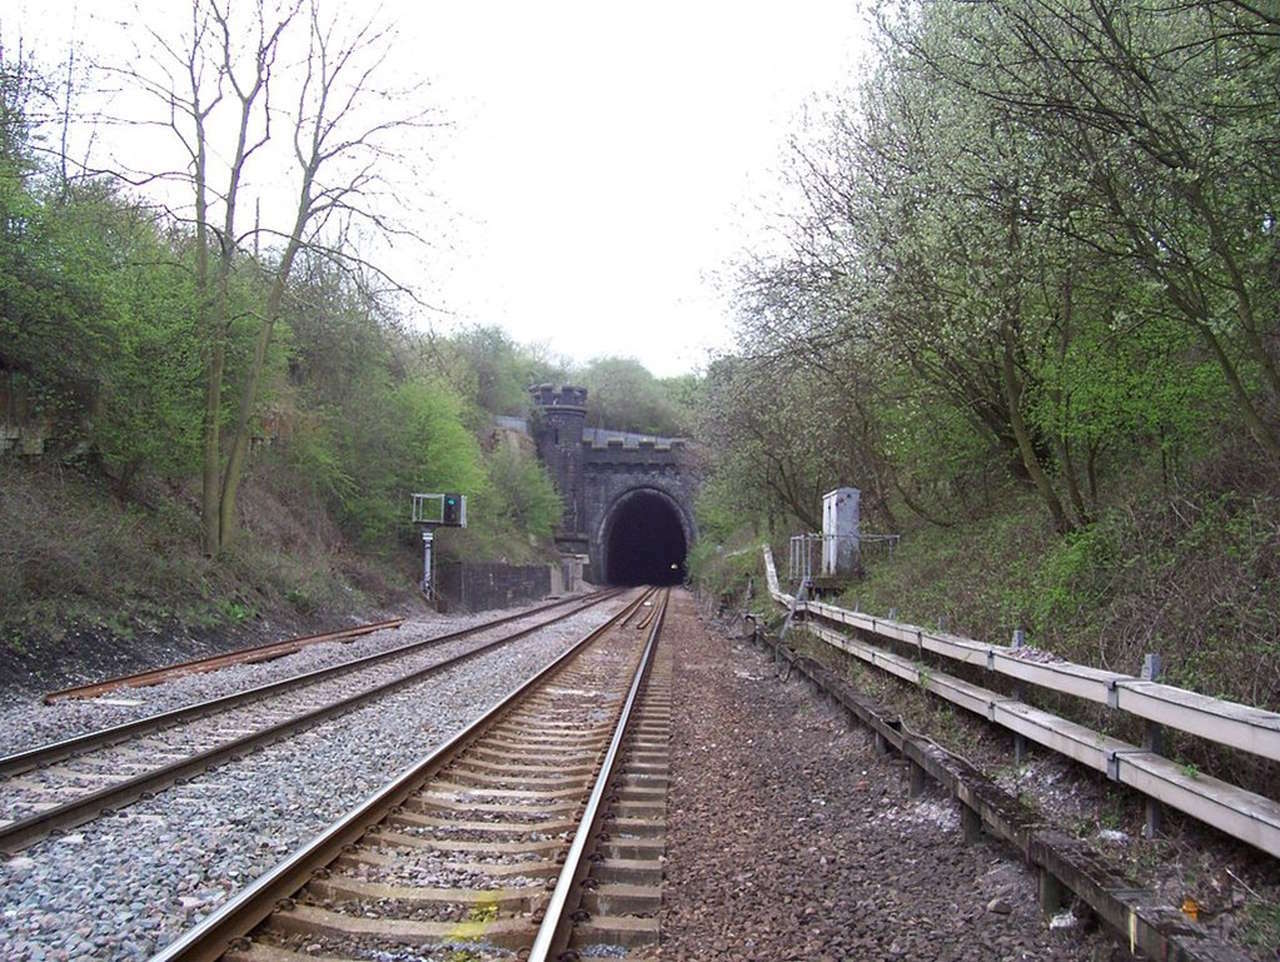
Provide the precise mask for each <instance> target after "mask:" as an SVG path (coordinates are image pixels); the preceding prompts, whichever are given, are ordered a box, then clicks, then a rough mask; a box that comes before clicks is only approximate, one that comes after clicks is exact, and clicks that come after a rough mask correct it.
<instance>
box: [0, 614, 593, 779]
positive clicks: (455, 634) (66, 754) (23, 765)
mask: <svg viewBox="0 0 1280 962" xmlns="http://www.w3.org/2000/svg"><path fill="white" fill-rule="evenodd" d="M616 594H617V592H616V591H612V592H610V591H605V592H595V593H593V594H589V595H585V596H584V597H582V598H574V599H567V600H562V601H554V602H551V603H550V604H546V605H540V606H538V607H536V608H530V609H529V610H527V611H522V612H520V613H518V614H514V615H504V616H503V617H501V618H494V619H492V620H490V621H486V622H484V623H483V624H479V625H474V626H472V627H470V628H460V629H458V630H457V631H451V632H448V633H447V634H443V635H433V636H432V637H430V638H424V639H423V640H422V641H412V642H409V643H408V644H404V645H397V646H396V647H395V648H388V649H387V650H386V651H380V652H377V653H376V654H372V655H363V656H361V657H360V658H353V659H352V660H350V661H344V662H340V663H338V664H336V665H328V666H327V667H324V668H316V669H314V670H312V671H307V672H303V673H302V674H300V675H291V676H290V677H288V678H282V679H281V680H279V681H273V682H268V683H267V684H265V685H258V686H256V687H254V688H246V689H244V690H243V691H237V692H232V693H231V694H229V695H219V696H218V697H217V698H210V699H208V700H206V701H201V702H196V703H194V704H191V705H184V706H182V707H181V708H173V709H170V710H169V711H164V712H158V713H157V714H154V715H147V716H146V717H145V718H139V719H137V720H135V721H131V722H123V723H122V724H119V725H111V726H109V727H107V728H99V729H97V730H96V731H91V732H86V733H84V734H83V735H73V736H71V737H70V738H64V739H61V740H59V741H56V742H49V743H47V744H44V745H37V746H36V747H34V748H28V749H24V750H23V751H20V752H15V753H13V754H12V755H6V756H4V757H2V758H0V776H3V775H17V774H20V773H22V772H25V771H29V770H30V769H33V768H39V767H41V766H43V765H51V764H53V763H55V762H60V761H62V760H64V759H67V758H70V757H71V756H73V755H77V754H79V753H81V752H85V751H89V750H91V749H94V748H104V747H106V746H108V745H114V744H116V743H118V742H123V741H125V740H127V739H129V738H135V737H137V736H139V735H142V734H145V733H148V732H156V731H161V730H163V729H165V728H169V727H172V726H173V725H176V724H179V723H181V722H185V721H191V720H193V719H196V718H203V717H205V716H207V715H213V714H216V713H217V712H221V711H226V710H228V709H231V708H235V707H237V706H238V705H242V704H245V703H247V702H252V701H257V700H259V699H261V698H265V697H267V696H268V695H277V694H283V693H284V692H286V691H289V690H290V689H293V688H301V687H303V686H305V685H309V684H312V683H313V682H318V681H323V680H324V679H326V678H329V677H331V676H334V675H341V674H346V673H347V672H352V671H358V670H360V669H362V668H371V667H373V666H374V665H376V664H379V663H381V662H384V661H390V660H392V659H394V658H397V657H399V656H400V655H407V654H410V653H411V652H414V651H418V650H421V649H424V648H431V647H435V646H436V645H442V644H444V643H446V642H449V641H456V640H458V639H459V638H465V637H466V636H467V635H474V634H478V633H479V632H482V631H487V630H489V629H490V628H498V627H501V626H502V625H505V624H509V623H510V622H512V621H518V620H520V619H521V618H528V617H530V616H531V615H537V614H541V613H542V612H544V611H548V610H550V609H552V608H557V607H560V606H562V605H567V604H571V603H574V602H583V603H581V604H579V605H578V607H576V608H574V609H573V610H572V611H567V612H564V613H563V614H560V615H557V616H556V617H554V618H550V619H548V620H547V621H544V622H541V623H540V624H539V626H538V627H545V626H546V625H553V624H555V623H556V622H557V621H562V620H564V619H565V618H569V617H572V616H573V615H575V614H577V613H578V612H581V611H585V610H586V609H587V608H590V607H592V606H593V605H596V604H599V603H600V602H602V601H607V600H608V599H609V598H612V597H614V596H615V595H616ZM511 637H512V638H518V637H521V636H520V635H512V636H511Z"/></svg>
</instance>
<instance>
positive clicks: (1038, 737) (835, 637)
mask: <svg viewBox="0 0 1280 962" xmlns="http://www.w3.org/2000/svg"><path fill="white" fill-rule="evenodd" d="M764 556H765V575H766V578H767V580H768V584H769V593H770V595H771V597H772V598H773V600H774V601H775V602H777V603H778V604H781V605H785V606H787V607H788V608H789V609H792V610H794V611H795V612H797V613H803V614H804V615H805V616H806V618H811V617H812V618H817V619H821V621H826V622H831V623H835V624H839V625H844V626H847V627H850V628H853V629H855V630H856V631H857V632H859V633H861V635H862V637H861V638H851V637H850V636H849V635H847V634H845V633H844V632H842V631H839V630H836V629H834V628H832V627H830V626H829V625H826V624H822V623H821V622H820V621H813V620H807V621H806V623H805V627H806V628H807V629H808V630H809V631H810V632H811V633H812V634H814V635H815V636H816V637H818V638H819V639H821V640H822V641H825V642H826V643H827V644H830V645H832V646H833V647H835V648H838V649H840V650H842V651H845V652H847V653H848V654H850V655H853V656H854V657H856V658H858V659H860V660H862V661H865V662H867V663H869V664H872V665H874V666H875V667H877V668H880V669H882V670H884V671H887V672H889V673H891V674H893V675H896V676H897V677H899V678H903V679H906V680H908V681H911V682H913V683H915V684H918V685H920V686H921V687H922V688H926V689H928V690H929V691H931V692H932V693H934V694H935V695H938V696H939V697H942V698H945V699H946V700H948V701H950V702H952V703H953V704H956V705H959V706H960V707H962V708H965V709H967V710H969V711H971V712H974V713H975V714H978V715H981V716H983V717H984V718H986V719H987V720H988V721H992V722H995V723H996V724H998V725H1001V726H1003V727H1005V728H1007V729H1009V730H1010V731H1012V732H1014V733H1015V734H1017V735H1021V736H1023V737H1024V738H1028V739H1030V740H1032V741H1034V742H1036V743H1037V744H1040V745H1043V746H1045V747H1046V748H1050V749H1052V750H1054V751H1056V752H1059V753H1061V754H1064V755H1067V756H1069V757H1070V758H1073V759H1075V760H1076V761H1078V762H1081V763H1082V764H1084V765H1088V766H1089V767H1090V768H1093V769H1095V770H1097V771H1100V772H1103V773H1105V774H1106V775H1107V777H1108V778H1110V779H1111V780H1113V781H1116V782H1120V783H1122V784H1126V785H1129V786H1131V787H1132V788H1135V789H1137V790H1138V791H1139V792H1141V793H1143V794H1144V795H1146V796H1148V797H1149V798H1152V799H1155V800H1157V801H1160V802H1163V803H1164V804H1166V805H1169V806H1170V807H1172V808H1176V809H1178V810H1179V811H1182V812H1185V813H1187V814H1188V815H1191V816H1193V817H1194V818H1197V819H1199V820H1200V821H1203V822H1205V823H1206V824H1208V825H1211V826H1213V827H1214V828H1216V829H1218V830H1220V831H1223V832H1225V833H1227V834H1229V835H1231V836H1233V837H1235V838H1237V839H1240V840H1241V841H1244V842H1248V843H1249V844H1250V845H1253V846H1255V847H1256V848H1259V849H1261V850H1262V851H1264V852H1267V853H1268V854H1270V855H1272V856H1275V857H1280V803H1277V802H1276V801H1274V800H1273V799H1270V798H1267V797H1266V796H1263V795H1259V794H1257V793H1255V792H1250V791H1247V790H1245V789H1243V788H1240V787H1238V786H1235V785H1231V784H1230V783H1228V782H1224V781H1221V780H1220V779H1217V778H1214V777H1212V776H1210V775H1206V774H1203V773H1199V772H1196V771H1195V770H1194V769H1190V768H1188V767H1186V766H1183V765H1180V764H1178V763H1176V762H1174V761H1171V760H1170V759H1168V758H1165V757H1164V756H1162V755H1160V754H1159V753H1158V752H1157V751H1155V750H1154V749H1152V748H1146V747H1142V746H1138V745H1133V744H1130V743H1128V742H1125V741H1122V740H1120V739H1117V738H1112V737H1110V736H1108V735H1104V734H1102V733H1101V732H1097V731H1094V730H1093V729H1091V728H1087V727H1085V726H1083V725H1079V724H1076V723H1075V722H1072V721H1069V720H1067V719H1065V718H1062V717H1061V716H1059V715H1054V714H1052V713H1050V712H1046V711H1042V710H1040V709H1038V708H1035V707H1033V706H1031V705H1028V704H1026V703H1025V702H1023V701H1022V700H1020V699H1019V698H1016V697H1011V696H1009V695H1006V694H1003V693H1001V692H997V691H992V690H991V689H988V688H984V687H982V686H980V685H976V684H973V683H971V682H968V681H964V680H963V679H960V678H956V677H954V676H952V675H948V674H945V673H942V672H938V671H934V670H933V669H931V668H925V667H924V666H923V664H922V659H920V660H915V661H913V660H912V659H910V658H907V657H904V656H902V655H898V654H895V653H893V652H890V651H885V650H884V649H882V648H878V647H876V646H875V645H873V644H870V643H869V642H868V641H866V640H863V639H865V637H866V636H867V635H870V636H873V637H879V638H886V639H890V640H892V641H895V642H899V643H901V644H906V645H911V646H914V647H915V648H916V649H917V652H919V653H920V654H921V655H923V653H924V652H929V653H931V654H934V655H940V656H942V657H944V658H950V659H952V660H955V661H959V662H961V663H963V664H967V665H972V666H974V667H977V668H982V669H985V670H987V671H991V672H995V673H997V674H1001V675H1005V676H1007V677H1010V678H1013V679H1015V680H1017V681H1018V682H1024V683H1028V684H1032V685H1036V686H1039V687H1041V688H1046V689H1049V690H1051V691H1056V692H1059V693H1061V694H1065V695H1073V696H1075V697H1078V698H1084V699H1087V700H1089V701H1093V702H1096V703H1099V704H1102V705H1106V706H1108V707H1110V708H1111V709H1113V710H1117V711H1123V712H1126V713H1128V714H1130V715H1133V716H1135V717H1138V718H1142V719H1144V720H1146V721H1148V722H1152V723H1157V724H1160V725H1165V726H1168V727H1169V728H1176V729H1178V730H1179V731H1183V732H1187V733H1188V734H1192V735H1197V736H1199V737H1201V738H1207V739H1210V740H1212V741H1215V742H1219V743H1221V744H1224V745H1230V746H1231V747H1233V748H1239V749H1242V750H1244V751H1246V752H1249V753H1251V754H1254V755H1258V756H1261V757H1263V758H1269V759H1273V760H1280V714H1278V713H1276V712H1271V711H1266V710H1264V709H1260V708H1255V707H1252V706H1249V705H1242V704H1239V703H1236V702H1231V701H1227V700H1225V699H1220V698H1212V697H1210V696H1208V695H1202V694H1199V693H1198V692H1193V691H1188V690H1186V689H1183V688H1178V687H1175V686H1173V685H1165V684H1160V683H1158V682H1153V681H1149V680H1146V679H1142V678H1138V677H1136V676H1133V675H1126V674H1123V673H1119V672H1112V671H1103V670H1100V669H1097V668H1090V667H1088V666H1085V665H1077V664H1074V663H1072V662H1068V661H1061V660H1056V659H1055V660H1031V659H1030V658H1029V657H1027V656H1028V654H1029V652H1028V650H1027V649H1020V648H1014V647H1006V646H1000V645H992V644H988V643H985V642H980V641H976V640H974V639H972V638H964V637H961V636H959V635H953V634H949V633H947V632H943V631H933V630H929V629H925V628H921V627H919V626H917V625H910V624H905V623H903V622H899V621H894V620H890V619H886V618H877V617H874V616H872V615H869V614H865V613H862V612H857V611H849V610H848V609H846V608H840V607H837V606H836V605H831V604H826V603H824V602H819V601H803V600H801V601H797V600H796V598H795V597H794V596H793V595H789V594H787V593H786V592H784V591H782V589H781V587H780V586H779V583H778V575H777V569H776V567H775V566H774V561H773V552H772V550H771V549H770V548H769V546H768V545H765V546H764ZM1039 657H1041V658H1043V657H1044V656H1043V654H1041V655H1040V656H1039Z"/></svg>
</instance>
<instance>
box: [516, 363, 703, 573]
mask: <svg viewBox="0 0 1280 962" xmlns="http://www.w3.org/2000/svg"><path fill="white" fill-rule="evenodd" d="M530 392H531V394H532V395H533V401H534V404H535V406H536V410H537V414H536V416H535V418H534V420H533V423H532V424H531V425H530V429H531V433H532V435H533V439H534V443H535V444H536V446H537V449H538V456H539V458H540V459H541V460H542V463H543V464H544V465H546V467H547V470H548V471H549V472H550V474H551V477H552V480H553V481H554V482H555V486H556V490H557V491H559V492H560V496H561V498H562V499H563V500H564V514H563V515H562V517H561V524H560V527H559V528H558V529H557V531H556V544H557V546H558V547H559V548H560V550H561V551H562V552H564V553H567V554H585V555H587V556H588V559H589V562H588V566H589V571H590V574H589V576H588V577H589V578H590V579H591V580H592V581H593V582H595V583H596V584H604V583H607V582H608V581H609V580H610V577H609V574H610V572H609V565H610V558H609V546H610V541H611V539H616V537H617V536H619V534H621V533H622V532H620V531H618V530H617V529H616V526H617V525H618V524H619V523H620V522H622V521H623V520H624V519H626V521H627V523H628V524H630V523H633V521H634V518H635V517H636V516H637V511H638V510H640V509H645V508H647V509H649V510H653V511H658V512H661V511H662V510H664V509H669V510H670V512H671V513H672V514H673V515H674V517H675V519H676V520H677V521H678V523H679V527H680V531H681V533H682V535H683V538H684V544H685V547H686V549H687V548H691V547H692V546H693V544H694V542H695V541H696V540H697V527H696V525H695V523H694V518H693V501H694V498H695V496H696V495H697V492H698V487H699V485H700V484H701V477H700V474H701V472H700V471H699V470H698V467H697V462H696V459H695V457H694V455H693V452H692V450H691V447H690V445H689V444H688V443H687V442H686V440H685V439H683V438H662V437H656V436H653V435H644V434H632V433H628V432H624V431H609V430H605V429H601V428H588V427H586V414H587V409H586V403H587V391H586V388H581V387H569V386H566V387H563V388H557V387H554V386H552V385H549V384H543V385H538V386H537V387H534V388H531V389H530ZM656 527H659V528H660V527H661V525H657V526H656ZM639 533H640V534H641V535H643V532H639ZM681 563H683V558H682V559H681ZM681 572H683V567H682V568H681Z"/></svg>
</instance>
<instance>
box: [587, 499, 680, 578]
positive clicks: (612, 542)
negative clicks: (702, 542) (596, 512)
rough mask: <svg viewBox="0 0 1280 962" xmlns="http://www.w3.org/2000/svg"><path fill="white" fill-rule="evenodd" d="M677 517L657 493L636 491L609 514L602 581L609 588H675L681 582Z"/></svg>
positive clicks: (678, 515)
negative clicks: (634, 586) (609, 586)
mask: <svg viewBox="0 0 1280 962" xmlns="http://www.w3.org/2000/svg"><path fill="white" fill-rule="evenodd" d="M688 549H689V545H688V542H687V540H686V539H685V534H684V526H683V525H681V523H680V514H679V512H678V511H677V510H676V509H675V508H674V507H673V506H672V504H671V502H670V501H668V500H667V499H666V498H664V497H662V496H661V495H659V494H655V493H653V492H649V491H637V492H636V493H634V494H632V495H631V496H630V497H628V498H627V499H626V500H625V501H623V502H622V503H620V504H619V505H618V506H617V507H616V508H615V509H614V511H613V517H612V518H611V519H610V522H609V527H608V529H607V533H606V535H605V559H606V562H605V564H606V571H605V580H606V581H607V582H608V583H609V584H611V585H677V584H680V583H682V582H683V581H684V576H685V555H686V553H687V552H688Z"/></svg>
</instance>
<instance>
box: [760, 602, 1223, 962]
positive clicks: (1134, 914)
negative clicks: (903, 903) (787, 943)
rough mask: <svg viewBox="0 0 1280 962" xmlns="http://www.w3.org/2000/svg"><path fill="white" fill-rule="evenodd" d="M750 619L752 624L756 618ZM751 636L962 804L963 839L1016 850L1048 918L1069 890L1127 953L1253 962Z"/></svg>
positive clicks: (920, 780)
mask: <svg viewBox="0 0 1280 962" xmlns="http://www.w3.org/2000/svg"><path fill="white" fill-rule="evenodd" d="M746 617H747V619H748V620H753V616H751V615H747V616H746ZM749 637H751V638H753V639H754V640H755V641H756V642H758V643H761V644H764V645H766V646H767V647H769V648H772V649H773V652H774V659H775V661H777V660H783V661H786V662H787V663H788V665H789V666H790V668H791V670H794V671H796V672H798V673H799V674H800V675H801V676H803V677H804V678H805V679H807V680H808V681H809V682H811V683H812V684H813V685H814V687H815V688H816V689H818V690H820V691H823V692H825V693H826V695H827V696H828V697H829V698H832V699H834V700H835V701H836V702H838V703H839V704H840V705H841V706H842V707H843V708H844V709H845V710H846V711H848V712H849V714H850V715H851V716H853V717H854V718H856V719H857V720H858V721H859V722H860V723H861V724H862V725H864V726H865V727H866V728H867V729H869V730H870V731H871V733H872V734H873V735H874V736H875V741H876V745H877V746H878V747H879V748H880V749H881V750H882V751H889V750H895V751H897V752H898V753H899V754H900V755H901V756H902V757H903V758H905V759H907V760H908V761H909V762H910V763H911V793H912V795H918V794H920V792H922V791H923V787H924V776H926V775H927V776H928V777H930V778H932V779H933V780H934V781H936V782H937V783H938V784H939V785H941V786H942V787H943V789H945V790H946V791H947V792H948V793H950V794H951V795H952V796H953V797H954V798H955V799H956V800H957V801H959V802H960V803H961V813H962V815H961V820H960V821H961V828H962V830H963V831H964V835H965V838H966V840H968V841H975V840H976V839H978V838H979V837H980V836H981V834H982V830H983V828H984V827H985V828H986V829H987V830H988V831H990V832H991V833H992V834H993V835H995V836H997V837H999V838H1001V839H1003V840H1004V841H1006V842H1008V843H1009V844H1011V845H1012V846H1014V847H1015V848H1016V849H1017V850H1018V851H1019V852H1020V853H1021V854H1022V855H1023V857H1024V858H1025V859H1026V860H1027V862H1028V863H1029V864H1030V865H1032V866H1034V867H1035V868H1036V870H1037V873H1038V876H1039V897H1040V903H1041V908H1042V910H1043V911H1044V913H1045V914H1046V915H1053V914H1056V913H1057V912H1058V910H1059V909H1060V908H1062V907H1063V905H1064V904H1066V903H1067V902H1069V899H1066V898H1064V895H1065V893H1064V891H1063V888H1064V887H1065V888H1068V889H1070V890H1071V891H1073V892H1075V893H1076V895H1078V896H1079V897H1080V898H1081V899H1082V900H1083V901H1084V902H1085V903H1086V904H1087V905H1089V907H1090V908H1091V909H1092V910H1093V911H1094V912H1096V913H1097V915H1098V917H1099V918H1101V919H1103V920H1104V921H1106V922H1107V924H1108V925H1110V926H1111V928H1112V929H1113V930H1114V931H1115V932H1116V933H1117V934H1118V935H1119V937H1120V938H1121V939H1122V940H1123V941H1125V942H1127V943H1128V945H1129V951H1130V952H1135V951H1136V950H1138V949H1140V950H1142V951H1143V952H1144V953H1146V955H1147V956H1148V957H1149V958H1153V959H1177V960H1180V962H1248V956H1247V955H1246V954H1245V953H1244V952H1242V951H1241V950H1239V949H1237V948H1235V947H1234V946H1232V945H1229V944H1228V943H1226V942H1224V941H1222V940H1221V939H1220V938H1218V937H1217V936H1215V935H1213V934H1212V933H1210V932H1208V931H1207V930H1206V929H1205V928H1204V927H1203V926H1200V925H1198V924H1195V923H1192V922H1190V921H1188V920H1187V918H1186V916H1185V915H1183V914H1182V912H1181V911H1180V910H1179V909H1178V908H1177V907H1176V906H1174V905H1171V904H1169V903H1168V901H1167V900H1166V899H1164V898H1162V897H1161V895H1160V893H1159V892H1157V891H1156V890H1154V889H1151V888H1144V887H1142V886H1138V885H1135V884H1134V882H1133V881H1132V880H1131V879H1129V878H1127V877H1125V876H1123V875H1121V874H1120V873H1118V872H1116V871H1115V870H1113V869H1112V868H1110V867H1109V866H1108V865H1107V864H1106V861H1105V860H1104V859H1103V858H1102V857H1101V856H1100V855H1099V854H1098V853H1097V852H1096V851H1095V850H1094V849H1093V848H1092V847H1090V846H1089V844H1088V843H1086V842H1083V841H1081V840H1079V839H1076V838H1073V837H1071V836H1070V835H1068V834H1066V833H1065V832H1063V831H1060V830H1059V829H1057V828H1056V827H1054V826H1053V825H1052V824H1050V823H1048V822H1046V821H1045V820H1044V819H1043V818H1042V817H1041V816H1040V815H1039V814H1037V813H1036V812H1034V811H1032V810H1031V809H1030V808H1028V807H1027V806H1026V805H1025V804H1024V803H1023V802H1021V801H1019V800H1018V799H1016V798H1014V797H1013V796H1012V795H1010V794H1009V793H1008V792H1006V791H1004V789H1002V788H1000V787H999V786H998V785H996V784H995V783H994V782H993V781H992V780H991V779H990V778H988V777H987V776H986V775H985V774H984V773H983V772H981V771H979V770H978V769H976V768H974V766H973V765H971V764H969V762H967V761H965V760H964V759H962V758H959V757H957V756H956V755H953V754H951V753H950V752H949V751H947V750H946V749H944V748H943V747H942V746H940V745H938V744H937V743H936V742H934V741H932V740H931V739H929V738H926V737H923V736H920V735H917V734H915V733H912V732H909V731H906V730H905V726H904V725H903V723H902V719H901V716H898V715H896V714H895V713H894V712H892V711H891V710H889V709H886V708H884V707H883V706H881V705H879V704H877V703H876V702H875V701H874V700H873V699H872V698H870V697H869V696H867V695H865V694H863V693H862V692H859V691H856V690H855V689H854V688H852V687H851V685H850V684H849V683H848V682H847V681H846V680H845V679H842V678H839V677H837V675H836V674H835V672H833V671H831V670H830V669H828V668H826V667H825V666H823V665H821V664H819V663H818V662H817V661H814V660H813V659H812V658H807V657H804V656H801V655H797V654H796V653H795V652H794V651H792V650H790V649H789V648H787V647H786V645H785V644H783V643H782V642H781V641H779V640H777V639H775V638H772V637H770V636H769V635H768V634H767V633H766V632H765V631H763V630H762V629H761V628H760V626H759V625H756V626H755V630H754V632H753V633H752V635H750V636H749Z"/></svg>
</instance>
